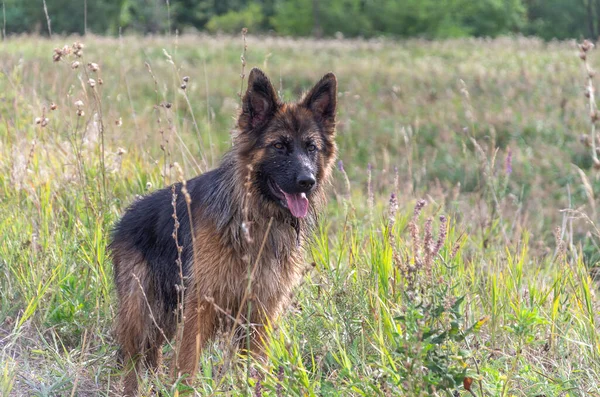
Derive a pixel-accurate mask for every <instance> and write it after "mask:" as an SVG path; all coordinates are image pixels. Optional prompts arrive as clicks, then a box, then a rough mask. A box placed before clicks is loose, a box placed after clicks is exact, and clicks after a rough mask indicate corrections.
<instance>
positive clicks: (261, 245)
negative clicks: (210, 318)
mask: <svg viewBox="0 0 600 397" xmlns="http://www.w3.org/2000/svg"><path fill="white" fill-rule="evenodd" d="M287 227H288V228H287V229H283V230H281V229H274V230H271V231H270V233H269V235H268V236H267V237H266V238H265V237H264V236H265V233H262V238H260V239H259V238H258V237H257V238H255V239H252V240H251V241H248V240H239V239H237V237H236V238H235V239H233V240H229V241H228V239H223V238H221V239H215V238H213V239H212V240H213V241H212V242H211V243H209V244H206V245H203V246H202V247H198V248H199V249H198V252H196V253H195V257H196V262H197V263H196V264H195V266H194V267H195V271H194V274H195V277H194V283H195V284H196V285H197V287H198V288H199V289H200V291H201V293H202V294H205V295H207V296H210V297H211V298H212V299H214V300H215V302H216V303H217V304H218V305H223V306H226V307H232V306H237V305H238V304H239V302H240V301H241V300H242V299H243V296H244V295H245V294H246V291H247V289H248V288H249V287H250V291H251V295H252V297H253V298H254V299H255V300H257V301H258V302H261V304H263V305H273V304H276V303H277V302H278V301H280V300H281V299H282V298H284V297H286V296H287V295H289V294H290V292H291V289H292V288H293V287H294V286H295V285H296V284H297V282H298V279H299V274H300V264H301V258H302V251H301V247H300V246H299V244H298V240H297V235H296V233H295V232H293V230H292V231H291V232H290V229H289V226H287ZM260 235H261V233H258V232H257V233H256V236H260ZM218 240H220V241H218Z"/></svg>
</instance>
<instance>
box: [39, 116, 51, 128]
mask: <svg viewBox="0 0 600 397" xmlns="http://www.w3.org/2000/svg"><path fill="white" fill-rule="evenodd" d="M49 122H50V119H49V118H48V117H44V119H43V120H42V122H41V123H40V124H41V126H42V127H45V126H47V125H48V123H49Z"/></svg>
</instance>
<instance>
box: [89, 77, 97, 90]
mask: <svg viewBox="0 0 600 397" xmlns="http://www.w3.org/2000/svg"><path fill="white" fill-rule="evenodd" d="M88 84H89V85H90V87H92V88H94V87H95V86H96V80H94V79H89V80H88Z"/></svg>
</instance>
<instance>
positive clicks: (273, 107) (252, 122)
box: [238, 68, 279, 131]
mask: <svg viewBox="0 0 600 397" xmlns="http://www.w3.org/2000/svg"><path fill="white" fill-rule="evenodd" d="M278 107H279V99H278V98H277V93H276V92H275V89H274V88H273V85H272V84H271V82H270V81H269V79H268V78H267V76H266V75H265V74H264V73H263V72H262V71H261V70H260V69H257V68H253V69H252V70H251V71H250V75H249V76H248V89H247V90H246V94H244V98H243V100H242V113H241V114H240V117H239V119H238V127H239V128H240V131H252V130H255V129H258V128H260V127H262V126H264V125H265V124H266V123H267V122H268V121H269V120H270V119H271V117H273V115H274V114H275V112H276V111H277V108H278Z"/></svg>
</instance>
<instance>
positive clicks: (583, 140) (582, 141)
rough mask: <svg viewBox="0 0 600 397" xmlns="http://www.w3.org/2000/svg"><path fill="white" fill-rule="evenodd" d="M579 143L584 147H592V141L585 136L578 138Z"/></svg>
mask: <svg viewBox="0 0 600 397" xmlns="http://www.w3.org/2000/svg"><path fill="white" fill-rule="evenodd" d="M579 142H581V143H583V144H584V145H585V146H587V147H590V146H591V145H592V141H591V139H590V137H589V135H587V134H581V136H580V137H579Z"/></svg>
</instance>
